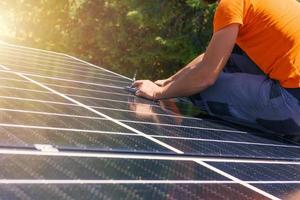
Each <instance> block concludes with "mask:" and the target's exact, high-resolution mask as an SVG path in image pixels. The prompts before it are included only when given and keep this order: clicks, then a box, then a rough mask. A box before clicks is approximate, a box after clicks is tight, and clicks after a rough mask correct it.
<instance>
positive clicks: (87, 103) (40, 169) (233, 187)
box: [0, 44, 300, 199]
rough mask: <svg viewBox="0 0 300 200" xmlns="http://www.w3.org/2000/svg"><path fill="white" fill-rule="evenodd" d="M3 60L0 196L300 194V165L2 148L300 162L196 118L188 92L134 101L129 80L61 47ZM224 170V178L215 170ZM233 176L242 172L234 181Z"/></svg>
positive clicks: (282, 145) (6, 54) (3, 55)
mask: <svg viewBox="0 0 300 200" xmlns="http://www.w3.org/2000/svg"><path fill="white" fill-rule="evenodd" d="M0 64H1V65H0V133H1V137H0V150H1V157H0V160H1V162H0V169H1V170H0V193H1V197H4V199H42V198H43V199H73V198H75V199H99V198H100V199H267V198H266V197H265V196H268V195H269V197H270V196H271V197H272V195H274V196H276V197H279V198H286V199H288V198H290V197H294V196H295V195H297V190H298V189H299V187H298V186H299V182H298V181H299V178H300V177H299V174H300V173H299V172H300V171H299V167H298V166H299V165H278V164H277V165H271V164H241V163H235V164H234V163H209V164H210V165H212V166H210V165H205V166H206V167H204V166H202V165H203V163H202V165H201V164H199V163H201V162H199V163H196V162H194V161H192V160H191V161H175V160H173V161H166V160H155V159H152V160H146V159H145V160H143V159H126V158H125V157H124V158H123V159H117V158H83V157H77V158H75V157H63V156H53V155H52V156H46V155H40V156H32V155H10V154H9V153H3V152H5V150H7V149H8V150H11V149H14V151H19V152H22V151H28V149H29V150H33V149H34V148H37V146H36V145H37V144H46V145H52V147H53V148H54V151H55V152H58V153H59V152H60V151H63V150H65V151H66V150H69V151H72V152H80V153H82V154H86V153H88V152H94V153H95V152H98V153H100V151H105V152H107V151H109V152H110V153H111V154H116V153H122V155H124V153H125V154H126V155H145V156H146V155H147V156H151V154H155V155H156V156H157V155H161V154H164V155H166V154H168V155H169V156H174V155H175V153H176V152H177V153H180V151H183V152H184V153H185V154H186V155H194V156H201V157H207V156H209V157H213V158H214V159H220V158H224V157H226V158H230V159H236V160H239V159H241V158H243V159H252V160H254V161H255V160H256V159H261V158H263V159H269V160H272V159H273V160H274V159H277V160H278V159H280V160H297V159H300V146H299V145H297V144H295V143H294V142H291V141H289V140H287V139H283V138H281V136H274V135H270V134H266V133H261V132H257V131H255V130H250V129H245V128H242V127H239V126H236V125H232V124H229V123H227V122H223V121H221V120H219V119H216V118H212V117H207V116H206V115H205V114H204V115H203V117H202V118H199V115H198V114H199V113H202V112H200V111H199V109H196V108H194V107H193V106H192V105H191V104H189V103H187V101H186V100H185V99H175V100H166V101H159V102H153V101H148V100H146V99H142V98H137V97H135V96H134V95H132V94H130V93H129V92H128V91H126V90H125V89H124V87H125V86H129V85H130V84H132V81H131V80H130V79H128V78H126V77H123V76H121V75H118V74H115V73H113V72H110V71H107V70H105V69H103V68H100V67H97V66H94V65H91V64H88V63H86V62H84V61H80V60H78V59H76V58H73V57H70V56H67V55H64V54H59V53H54V52H47V51H41V50H36V49H30V48H25V47H17V46H13V45H5V44H0ZM14 72H19V73H22V75H23V77H22V76H19V75H17V74H15V73H14ZM24 76H25V77H24ZM26 77H27V79H26ZM30 79H31V80H30ZM47 87H48V88H49V89H47ZM58 93H60V94H61V95H58ZM82 104H84V105H82ZM195 116H198V118H196V117H195ZM201 116H202V115H201ZM39 151H45V152H41V153H44V154H45V153H49V154H51V153H53V152H52V151H51V149H50V150H49V149H39ZM39 151H37V152H39ZM48 151H50V152H48ZM189 158H190V157H189ZM176 159H177V158H176ZM218 170H221V171H219V173H220V174H222V175H220V174H216V173H215V172H214V171H218ZM231 176H234V177H236V178H231V179H232V180H230V179H228V177H231ZM50 180H52V181H53V182H51V181H50ZM79 180H80V181H81V182H78V181H79ZM112 180H113V181H117V182H112ZM128 180H130V181H133V182H130V183H128V182H126V181H128ZM233 180H234V181H233ZM9 181H10V182H9ZM18 181H21V182H18ZM26 181H27V182H26ZM43 181H44V182H43ZM55 181H56V182H55ZM88 181H98V182H94V183H91V182H88ZM99 181H100V182H99ZM101 181H102V182H101ZM122 181H123V182H122ZM143 181H144V182H143ZM151 181H154V182H151ZM172 181H173V182H172ZM174 181H179V182H174ZM180 181H187V182H185V183H182V182H180ZM193 181H196V182H193ZM283 183H286V184H283ZM250 185H252V186H254V188H252V186H250ZM255 187H256V188H255ZM249 188H251V189H249ZM259 193H263V194H264V196H262V195H261V194H259ZM274 198H275V197H274ZM275 199H276V198H275Z"/></svg>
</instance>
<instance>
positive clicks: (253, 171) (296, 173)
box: [209, 163, 300, 181]
mask: <svg viewBox="0 0 300 200" xmlns="http://www.w3.org/2000/svg"><path fill="white" fill-rule="evenodd" d="M209 164H210V165H213V166H214V167H217V168H219V169H221V170H222V171H225V172H227V173H229V174H232V175H233V176H235V177H237V178H239V179H242V180H244V181H300V165H288V164H255V163H209Z"/></svg>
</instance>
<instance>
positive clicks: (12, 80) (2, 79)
mask: <svg viewBox="0 0 300 200" xmlns="http://www.w3.org/2000/svg"><path fill="white" fill-rule="evenodd" d="M0 81H1V84H7V82H14V84H15V85H16V86H17V87H12V88H15V89H22V87H27V84H30V82H29V81H25V80H19V79H15V78H0ZM15 82H19V83H20V84H17V83H15ZM21 83H23V84H21ZM24 83H26V84H24ZM45 85H47V86H52V87H57V88H64V89H66V91H69V90H70V89H74V90H77V91H78V90H82V91H89V92H93V93H100V94H109V95H116V96H124V97H134V96H133V95H131V94H128V93H125V92H124V93H117V92H109V91H102V90H92V89H86V88H79V87H72V86H63V85H57V84H45ZM77 93H78V92H77ZM79 94H81V93H80V92H79ZM70 95H72V93H70Z"/></svg>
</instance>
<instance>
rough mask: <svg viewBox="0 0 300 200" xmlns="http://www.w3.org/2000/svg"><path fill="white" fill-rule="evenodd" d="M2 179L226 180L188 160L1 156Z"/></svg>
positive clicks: (0, 169)
mask: <svg viewBox="0 0 300 200" xmlns="http://www.w3.org/2000/svg"><path fill="white" fill-rule="evenodd" d="M1 159H2V162H0V176H1V179H21V180H26V179H46V180H219V181H221V180H228V179H227V178H225V177H223V176H221V175H219V174H217V173H215V172H213V171H211V170H209V169H208V168H205V167H203V166H201V165H199V164H198V163H196V162H190V161H170V160H154V159H153V160H145V159H127V158H123V159H120V158H80V157H62V156H31V155H29V156H26V155H2V156H1Z"/></svg>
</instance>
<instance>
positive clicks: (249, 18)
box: [133, 0, 300, 135]
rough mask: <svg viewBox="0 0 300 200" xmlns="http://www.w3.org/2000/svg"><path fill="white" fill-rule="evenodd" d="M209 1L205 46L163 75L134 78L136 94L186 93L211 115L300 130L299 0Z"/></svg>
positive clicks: (264, 126)
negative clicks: (209, 32)
mask: <svg viewBox="0 0 300 200" xmlns="http://www.w3.org/2000/svg"><path fill="white" fill-rule="evenodd" d="M207 1H208V0H207ZM208 2H210V3H215V2H217V3H218V7H217V10H216V13H215V17H214V33H213V36H212V39H211V41H210V43H209V45H208V47H207V50H206V52H205V53H204V54H202V55H200V56H199V57H197V58H196V59H195V60H193V61H192V62H191V63H190V64H188V65H187V66H186V67H184V68H183V69H181V70H180V71H179V72H177V73H176V74H175V75H173V76H171V77H170V78H168V79H165V80H158V81H156V82H152V81H149V80H139V81H136V82H135V83H134V84H133V86H134V87H136V89H137V92H136V95H137V96H142V97H145V98H148V99H153V100H158V99H165V98H171V97H180V96H188V97H191V99H192V101H193V103H194V104H195V105H196V106H199V107H201V108H202V109H205V110H206V111H207V112H208V113H209V114H210V115H213V116H217V117H221V118H223V119H225V120H229V121H232V122H235V123H239V124H243V125H247V126H251V127H254V128H259V129H261V130H265V131H270V132H275V133H283V134H293V135H297V134H300V3H299V2H297V1H296V0H284V1H283V0H219V1H217V0H215V1H214V0H209V1H208Z"/></svg>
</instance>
